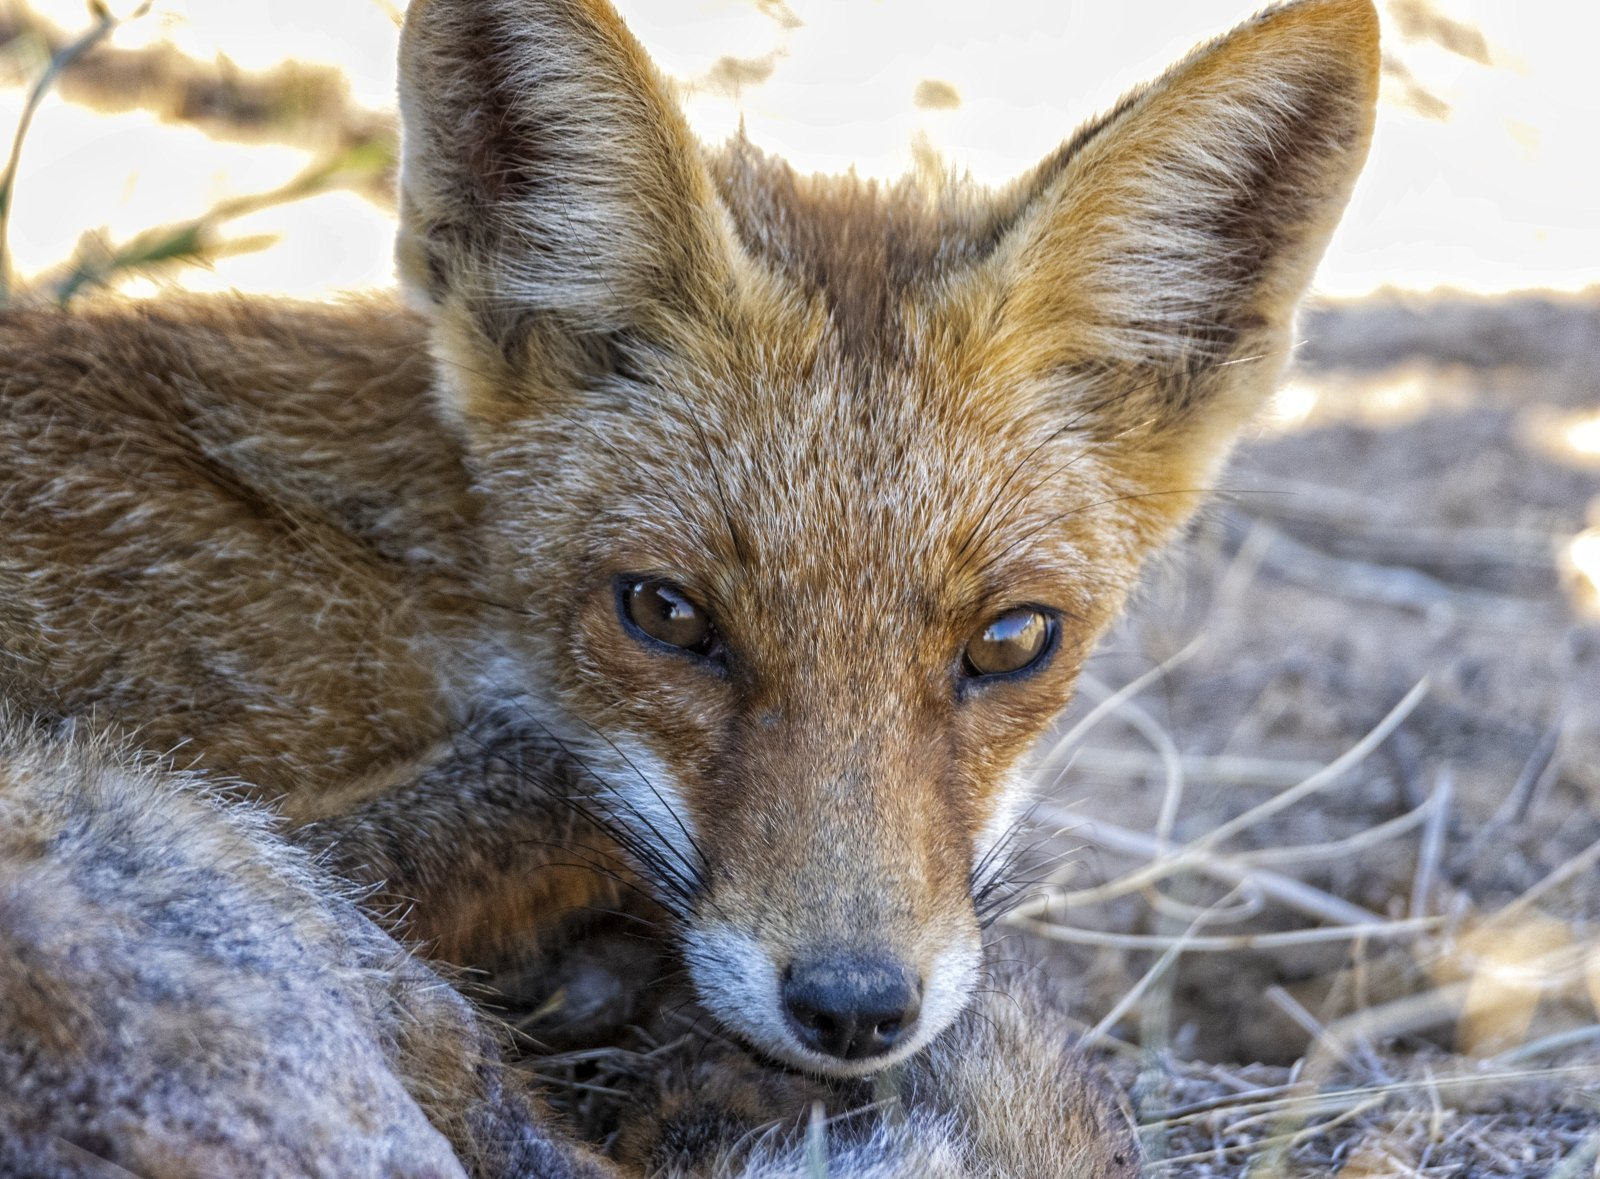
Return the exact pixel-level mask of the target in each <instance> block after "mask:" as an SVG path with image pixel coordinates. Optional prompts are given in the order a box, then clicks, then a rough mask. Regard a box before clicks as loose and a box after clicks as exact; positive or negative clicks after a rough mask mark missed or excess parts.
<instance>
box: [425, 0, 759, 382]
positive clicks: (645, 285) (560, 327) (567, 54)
mask: <svg viewBox="0 0 1600 1179" xmlns="http://www.w3.org/2000/svg"><path fill="white" fill-rule="evenodd" d="M400 111H401V119H402V122H403V125H404V129H405V135H404V159H403V164H402V177H401V195H400V220H401V227H400V235H399V244H398V246H397V251H396V252H397V263H398V267H399V270H400V274H401V278H402V280H403V281H405V282H406V283H407V284H408V285H409V286H410V287H411V288H413V290H415V291H417V292H420V293H421V294H422V295H423V296H424V297H425V298H426V299H427V300H428V301H429V302H431V303H432V304H433V305H434V307H435V308H436V309H437V311H438V313H439V314H440V315H441V316H443V317H447V318H449V319H450V320H451V321H453V323H459V324H461V325H462V326H465V327H467V328H468V330H470V331H472V332H474V333H475V334H476V335H477V336H478V337H479V338H480V339H481V340H482V341H484V342H487V343H488V344H490V345H491V346H492V347H493V348H494V349H496V350H497V351H498V352H499V353H500V354H501V355H503V356H505V357H506V358H507V359H508V360H510V361H512V362H513V363H515V362H516V361H517V360H518V359H519V353H520V352H521V351H522V349H523V347H524V345H525V341H526V340H527V339H528V337H529V334H530V329H532V330H533V331H534V332H538V333H539V334H542V335H545V336H546V337H547V338H548V337H549V335H550V333H551V332H552V331H553V332H555V333H559V334H561V335H564V336H566V337H568V338H576V339H578V340H579V341H580V342H581V340H582V339H583V338H585V337H608V336H615V335H616V334H618V333H624V334H628V333H636V334H638V335H640V336H643V337H647V338H661V337H663V336H666V337H668V338H670V336H671V334H672V333H673V332H674V331H682V330H684V328H685V327H686V326H688V325H692V324H694V323H695V322H697V321H703V317H704V316H706V315H708V314H710V313H712V312H713V311H714V309H715V306H716V304H717V300H718V299H719V296H720V295H721V293H722V292H723V291H725V290H726V288H727V285H728V267H729V258H730V256H731V255H730V252H729V246H728V236H727V230H726V227H725V215H724V214H723V213H722V212H721V208H720V206H719V205H718V203H717V201H716V198H715V196H714V194H713V190H712V187H711V183H710V180H709V178H708V177H707V175H706V172H705V168H704V166H703V164H702V163H701V160H700V156H699V149H698V145H697V144H696V143H695V141H694V139H693V137H692V136H691V135H690V132H689V130H688V127H687V125H686V124H685V123H684V120H683V116H682V114H681V113H680V112H679V110H678V108H677V106H676V105H675V103H674V102H673V101H672V99H671V97H670V95H669V94H668V93H667V90H666V87H665V84H664V83H663V81H662V79H661V78H660V76H659V75H658V74H657V73H656V71H655V68H654V67H653V66H652V65H651V64H650V62H649V60H648V58H646V56H645V54H644V51H643V50H642V49H641V48H640V47H639V44H638V43H637V42H636V41H635V40H634V38H633V37H632V35H631V34H630V33H629V32H628V30H627V29H626V27H624V25H623V24H622V21H621V20H620V18H618V16H617V15H616V14H615V13H614V12H613V11H612V10H611V8H610V6H609V5H608V4H606V3H604V0H413V2H412V4H411V7H410V10H409V12H408V13H407V16H406V24H405V31H404V33H403V35H402V38H401V46H400Z"/></svg>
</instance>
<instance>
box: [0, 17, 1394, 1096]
mask: <svg viewBox="0 0 1600 1179" xmlns="http://www.w3.org/2000/svg"><path fill="white" fill-rule="evenodd" d="M1376 33H1377V29H1376V20H1375V17H1374V14H1373V11H1372V8H1371V5H1370V3H1368V0H1300V2H1298V3H1292V4H1289V5H1286V6H1284V7H1281V8H1278V9H1274V10H1271V11H1269V12H1267V13H1265V14H1263V15H1261V16H1259V17H1257V18H1255V19H1254V20H1253V21H1251V22H1249V23H1247V24H1246V25H1244V26H1242V27H1241V28H1240V29H1239V30H1236V31H1235V32H1234V33H1232V34H1230V35H1228V36H1226V37H1224V38H1221V39H1219V40H1218V41H1216V42H1213V43H1212V44H1210V45H1208V46H1205V47H1202V48H1201V49H1199V50H1196V51H1195V53H1194V54H1192V55H1191V56H1190V57H1189V58H1187V59H1186V60H1185V61H1183V62H1182V63H1180V64H1179V65H1177V66H1176V67H1174V68H1173V69H1172V70H1171V71H1169V72H1168V73H1167V74H1166V75H1164V76H1163V77H1162V78H1160V79H1159V80H1157V81H1156V82H1154V83H1152V84H1151V85H1149V86H1147V87H1145V88H1144V89H1142V90H1140V91H1139V92H1137V93H1135V94H1134V95H1132V96H1130V97H1129V98H1127V99H1126V100H1124V101H1123V103H1121V104H1120V105H1119V106H1118V107H1117V108H1116V109H1115V110H1113V111H1112V112H1111V113H1110V114H1108V115H1107V116H1105V117H1104V118H1102V119H1100V120H1099V121H1097V122H1095V123H1093V124H1091V125H1089V126H1088V127H1086V128H1084V129H1083V130H1081V131H1080V132H1079V133H1078V134H1077V135H1076V136H1075V137H1073V138H1072V139H1071V140H1069V141H1068V142H1067V143H1066V145H1065V146H1063V147H1062V148H1061V149H1060V150H1059V151H1058V152H1057V153H1055V154H1054V155H1053V156H1052V157H1051V158H1050V159H1048V160H1046V161H1045V162H1044V163H1043V164H1042V165H1041V166H1040V167H1039V168H1037V169H1036V170H1035V171H1034V172H1033V173H1031V174H1030V175H1028V176H1026V177H1024V178H1022V179H1021V180H1019V181H1017V182H1016V183H1015V184H1014V185H1012V186H1010V187H1009V188H1007V189H1006V190H1004V191H1002V192H999V193H990V192H986V191H983V190H980V189H978V188H976V187H974V186H972V185H969V184H966V183H962V182H957V181H951V182H950V183H949V184H947V185H946V186H945V187H944V188H943V189H941V190H938V191H934V190H932V189H930V188H929V187H927V186H926V185H923V186H918V185H913V184H911V183H909V182H907V183H903V184H900V185H897V186H878V185H872V184H867V183H863V182H860V181H858V180H856V179H854V178H815V177H800V176H797V175H795V174H794V173H793V172H792V171H791V170H790V169H788V168H787V167H786V166H785V165H783V164H782V163H780V162H777V161H772V160H768V159H766V158H765V157H763V156H762V155H761V153H760V152H759V151H758V150H757V149H756V148H754V147H753V146H751V145H750V144H748V143H746V142H743V141H737V142H734V143H731V144H729V145H727V146H726V147H725V148H723V149H721V150H707V149H703V148H702V147H701V146H700V145H698V144H696V143H695V142H694V141H693V139H692V138H691V136H690V134H689V132H688V130H687V127H686V125H685V123H684V121H683V118H682V116H681V114H680V113H679V112H678V111H677V109H676V107H675V106H674V105H673V103H672V101H671V99H670V97H669V96H668V93H667V90H666V88H665V86H664V85H663V83H662V81H661V79H660V78H659V76H658V75H657V74H656V73H655V71H654V69H653V67H652V66H651V65H650V64H649V62H648V60H647V59H646V58H645V56H644V54H643V52H642V50H641V49H640V48H639V46H638V44H637V43H636V42H635V41H634V40H633V38H632V37H631V35H630V34H629V33H628V32H627V30H626V28H625V27H624V26H623V25H622V23H621V22H620V20H619V19H618V18H617V17H616V15H615V14H614V13H612V12H611V11H610V9H609V8H608V7H607V6H606V5H605V4H604V3H603V0H415V2H414V3H413V4H412V6H411V10H410V13H409V15H408V18H407V26H406V31H405V36H404V39H403V45H402V53H401V68H402V88H401V89H402V100H401V105H402V117H403V120H404V124H405V133H406V138H405V157H404V168H403V179H402V200H401V208H402V227H401V234H400V241H399V245H398V258H399V263H400V268H401V271H402V273H403V276H404V278H405V280H406V283H407V285H408V287H409V288H410V291H411V293H412V296H413V298H414V299H415V301H416V303H417V304H418V307H419V311H416V312H413V311H405V310H401V309H400V308H398V307H396V306H394V305H391V304H389V303H386V302H374V303H367V304H357V305H350V306H343V307H327V308H308V307H300V306H295V305H288V304H273V303H263V302H245V301H238V300H175V301H172V302H168V303H159V304H151V305H143V306H118V305H109V306H102V307H97V308H93V309H90V310H87V311H84V312H82V313H79V314H76V315H72V316H66V315H61V314H56V313H52V312H43V311H39V312H7V313H4V315H3V317H0V368H3V369H4V371H5V372H6V374H7V378H6V382H5V385H4V388H3V392H0V406H3V414H0V456H3V457H0V480H3V482H0V493H3V500H0V502H3V507H0V525H3V527H4V528H5V531H6V536H7V546H6V549H5V552H4V553H3V554H0V688H3V690H4V693H5V696H6V698H7V699H9V700H10V701H11V702H12V703H13V705H14V706H18V707H20V708H22V709H24V710H26V711H27V712H29V713H32V714H35V715H41V716H56V717H78V718H87V719H90V720H92V722H93V723H94V724H95V725H96V726H99V727H103V728H109V729H114V730H117V731H120V732H122V733H125V734H129V735H131V736H132V738H133V739H134V740H136V741H137V742H138V743H140V744H141V745H142V746H144V747H145V748H148V749H154V750H157V751H166V750H172V751H174V752H175V755H176V756H177V757H178V758H180V759H181V760H183V761H186V762H187V761H192V762H193V763H194V764H196V765H198V766H200V767H202V768H205V769H208V770H210V771H213V772H220V773H224V774H231V775H238V776H239V777H240V778H242V779H243V780H244V781H246V782H248V783H249V784H250V787H251V788H252V789H253V790H255V791H256V792H257V793H258V794H259V795H261V796H263V797H268V798H273V799H277V800H280V803H281V806H282V808H283V810H284V812H285V813H286V814H287V815H288V816H289V817H290V818H291V819H292V820H294V821H295V822H297V823H299V824H301V825H302V834H301V836H300V838H302V839H303V840H306V841H308V842H310V843H313V844H315V845H316V846H320V847H323V848H326V849H327V850H328V852H329V854H330V855H331V856H333V857H334V860H335V862H336V863H337V864H338V865H339V866H340V867H341V868H342V869H343V870H344V871H346V872H347V873H348V874H350V875H352V876H353V877H355V878H356V879H358V880H360V881H363V882H369V883H374V884H377V883H381V884H382V885H383V886H384V888H385V890H386V891H385V893H384V894H383V895H384V896H385V897H386V898H387V899H390V900H392V901H395V902H398V903H400V904H401V905H402V906H405V907H406V909H405V918H406V921H407V922H408V924H406V925H405V928H406V929H407V930H409V931H410V932H412V933H414V934H418V935H421V936H425V937H429V938H432V939H434V941H435V944H436V946H437V948H439V949H440V950H442V951H443V952H445V953H447V954H448V955H449V956H451V957H454V958H457V959H459V960H462V961H468V962H484V961H490V960H494V959H496V958H497V957H499V956H502V955H505V954H507V953H515V952H517V950H518V948H519V947H522V946H525V945H527V944H530V943H531V942H532V941H534V940H535V939H537V938H538V937H540V936H541V935H543V934H545V933H548V932H550V931H551V930H552V929H553V928H554V927H555V926H556V925H557V924H559V923H560V921H561V920H562V919H563V918H564V917H565V916H566V914H567V912H568V911H569V910H572V909H582V908H583V907H585V906H589V905H610V904H613V903H615V902H616V900H617V897H618V895H619V890H621V889H626V888H629V887H633V886H635V885H637V886H639V887H642V888H643V889H645V890H646V891H648V892H649V893H651V895H652V897H653V900H654V902H655V903H658V904H659V905H660V906H662V908H663V909H664V910H665V911H666V912H667V913H668V914H669V915H670V916H671V918H672V919H673V922H674V925H675V932H676V937H677V939H678V942H679V944H680V946H681V947H682V952H683V955H684V958H685V960H686V962H687V965H688V967H689V970H690V974H691V976H692V977H693V979H694V982H695V984H696V987H697V989H698V991H699V998H700V999H701V1001H702V1002H703V1003H704V1005H705V1006H706V1007H707V1008H708V1009H709V1010H710V1011H711V1012H712V1013H713V1014H715V1015H716V1016H717V1017H718V1018H720V1019H721V1020H722V1021H723V1022H724V1024H726V1025H727V1026H728V1027H729V1028H731V1029H732V1030H733V1031H735V1032H736V1033H737V1034H739V1035H741V1036H742V1037H744V1038H745V1039H746V1040H747V1041H749V1042H750V1043H752V1044H754V1045H755V1046H757V1047H758V1048H760V1049H761V1050H762V1051H764V1052H766V1053H768V1054H770V1055H773V1056H777V1057H780V1058H784V1059H786V1060H788V1061H790V1062H792V1063H795V1064H798V1065H800V1066H802V1067H804V1068H808V1069H811V1070H815V1071H820V1072H827V1073H832V1074H836V1075H847V1074H858V1073H862V1072H866V1071H871V1070H875V1069H879V1068H882V1067H883V1066H884V1065H886V1064H888V1063H891V1062H893V1061H894V1060H898V1059H902V1058H904V1057H905V1056H906V1055H907V1054H909V1053H911V1052H913V1051H915V1050H916V1049H918V1048H920V1047H922V1046H923V1045H925V1044H927V1043H928V1042H929V1041H930V1040H931V1039H933V1038H934V1037H935V1036H936V1035H938V1033H939V1032H940V1031H941V1030H942V1029H943V1028H945V1027H947V1026H949V1025H950V1023H951V1022H952V1021H953V1020H954V1019H956V1017H957V1016H958V1014H959V1013H960V1011H961V1010H962V1008H963V1006H964V1005H965V1004H966V1002H967V1000H968V998H969V996H970V993H971V989H972V986H973V982H974V979H975V977H976V969H977V961H978V939H979V922H978V914H977V912H976V909H975V903H974V890H975V888H978V887H980V886H983V885H985V884H986V883H990V882H988V881H985V880H984V879H981V877H982V876H983V874H984V870H985V867H986V866H987V865H991V864H993V863H995V862H997V861H995V860H994V859H993V856H992V855H991V853H994V852H995V851H996V845H997V843H998V842H999V841H1000V836H1001V834H1002V832H1003V830H1004V828H1005V826H1006V819H1007V817H1008V815H1009V814H1011V813H1012V811H1013V809H1014V808H1015V806H1016V804H1017V801H1018V800H1017V792H1016V789H1015V781H1016V777H1017V774H1016V767H1017V766H1018V764H1019V763H1020V761H1021V759H1022V758H1023V756H1024V754H1025V753H1026V751H1027V750H1028V748H1029V747H1030V745H1031V744H1032V743H1033V742H1034V740H1035V739H1036V738H1037V737H1038V736H1039V734H1040V733H1041V732H1042V731H1043V730H1044V728H1045V727H1046V726H1047V725H1048V723H1049V722H1050V720H1051V719H1052V718H1053V717H1054V716H1055V714H1056V713H1057V712H1058V711H1059V709H1060V708H1061V707H1062V706H1063V705H1064V704H1065V702H1066V701H1067V699H1068V698H1069V696H1070V693H1071V691H1072V686H1073V682H1074V679H1075V677H1076V675H1077V672H1078V669H1079V666H1080V664H1081V662H1082V660H1083V658H1084V657H1085V656H1086V654H1087V653H1088V651H1089V650H1090V649H1091V648H1092V646H1093V644H1094V642H1095V641H1096V639H1097V638H1098V637H1099V636H1100V634H1101V633H1102V632H1103V631H1104V629H1105V628H1106V627H1107V626H1108V625H1109V623H1110V621H1111V620H1112V619H1113V618H1114V616H1115V615H1116V613H1117V611H1118V610H1119V609H1120V608H1121V605H1122V603H1123V600H1124V598H1125V596H1126V595H1127V593H1128V592H1129V590H1130V589H1131V587H1132V586H1133V584H1134V583H1135V581H1136V579H1137V577H1138V574H1139V570H1140V567H1141V565H1142V563H1143V561H1144V560H1145V558H1146V557H1147V555H1148V554H1149V553H1151V552H1152V551H1154V550H1155V549H1156V548H1158V547H1159V546H1160V545H1161V544H1163V543H1165V542H1166V541H1167V540H1169V539H1170V538H1171V537H1172V536H1173V535H1174V534H1175V533H1176V532H1177V531H1178V530H1179V529H1180V528H1181V527H1182V526H1183V524H1184V522H1185V521H1186V520H1187V519H1188V517H1189V515H1190V513H1191V512H1192V511H1193V510H1194V508H1195V506H1196V504H1197V503H1198V502H1199V500H1200V498H1201V497H1202V496H1203V495H1204V493H1205V490H1206V489H1207V488H1208V487H1209V486H1210V485H1211V484H1212V482H1213V481H1214V479H1215V477H1216V473H1217V471H1218V469H1219V467H1220V465H1221V463H1222V462H1223V460H1224V459H1225V457H1226V454H1227V451H1228V449H1229V447H1230V445H1231V442H1232V439H1233V437H1234V435H1235V434H1236V433H1237V431H1238V430H1239V428H1240V427H1241V425H1243V423H1244V422H1245V421H1246V420H1247V419H1248V417H1249V415H1250V414H1251V413H1253V412H1254V410H1255V409H1256V408H1257V407H1258V406H1259V405H1260V403H1261V402H1262V400H1263V399H1264V398H1265V396H1266V395H1267V393H1268V391H1269V390H1270V388H1271V386H1272V383H1273V381H1274V380H1275V379H1276V376H1277V374H1278V373H1279V371H1280V370H1281V368H1282V365H1283V362H1284V356H1285V352H1286V348H1287V342H1288V340H1289V332H1290V327H1291V322H1292V316H1293V311H1294V306H1295V303H1296V301H1297V300H1298V298H1299V297H1300V295H1301V293H1302V292H1303V290H1304V288H1305V286H1306V284H1307V282H1308V281H1309V279H1310V275H1311V273H1312V270H1313V268H1314V266H1315V264H1316V261H1317V259H1318V258H1319V257H1320V254H1321V251H1322V249H1323V247H1324V245H1325V243H1326V241H1327V237H1328V235H1329V233H1330V232H1331V230H1332V228H1333V225H1334V224H1335V222H1336V220H1337V218H1338V215H1339V213H1340V211H1341V210H1342V208H1343V205H1344V202H1345V200H1346V198H1347V196H1348V194H1349V191H1350V187H1351V185H1352V183H1353V182H1354V178H1355V176H1356V174H1357V172H1358V170H1359V168H1360V165H1361V162H1362V160H1363V158H1364V155H1365V151H1366V146H1367V141H1368V137H1369V135H1370V130H1371V121H1372V111H1373V103H1374V98H1375V87H1376V77H1377V38H1376ZM640 579H657V580H660V581H664V582H670V583H671V585H673V586H675V587H677V589H676V591H675V592H677V591H681V593H682V595H683V596H684V598H685V599H687V600H688V601H691V602H693V603H694V605H695V607H696V608H697V609H698V610H699V611H701V612H702V613H703V614H704V615H705V616H706V617H708V618H709V619H710V620H712V623H713V624H714V630H715V635H716V636H717V645H716V646H715V647H714V650H715V652H716V655H715V657H714V658H713V657H711V656H710V655H705V656H704V657H702V656H700V655H693V654H689V653H686V652H685V651H682V650H671V649H666V648H663V647H662V646H661V645H660V644H659V643H653V642H651V641H649V640H648V639H647V638H644V637H641V636H642V632H639V631H638V630H637V629H636V628H633V627H631V626H630V624H629V623H628V622H627V621H626V620H625V619H624V617H623V616H622V615H621V614H619V600H620V599H619V588H618V587H619V586H626V585H627V584H631V583H633V582H637V581H638V580H640ZM1030 610H1031V611H1034V612H1036V613H1038V614H1040V616H1041V617H1044V616H1047V617H1048V618H1049V619H1053V620H1054V622H1053V625H1054V627H1055V633H1056V635H1057V639H1056V640H1055V642H1056V645H1055V646H1054V647H1052V648H1050V649H1048V650H1046V651H1045V653H1044V654H1043V655H1041V657H1040V658H1039V660H1038V661H1037V662H1036V663H1035V664H1033V665H1030V667H1029V669H1028V670H1027V671H1026V672H1025V673H1019V674H1017V675H1015V676H1011V677H1009V678H1008V677H1001V676H996V677H992V678H990V679H979V678H975V677H974V676H973V675H971V674H970V673H969V672H968V671H967V670H964V669H965V667H966V665H965V664H964V662H963V659H964V656H963V651H964V649H965V648H966V647H967V645H968V644H969V642H971V641H972V640H973V638H974V636H977V635H980V634H982V633H984V632H985V629H986V628H987V627H989V626H990V625H991V624H993V623H995V621H996V620H997V619H1002V618H1004V617H1006V616H1007V615H1008V612H1014V611H1023V612H1027V611H1030ZM1041 625H1045V624H1044V623H1041ZM711 649H712V648H707V650H711ZM829 955H832V956H834V957H835V958H840V956H842V959H841V960H851V961H853V960H855V958H857V957H860V956H864V955H865V956H876V958H881V959H885V960H888V961H889V962H891V963H892V964H893V965H894V966H895V967H896V969H903V971H904V972H905V974H906V976H907V977H909V978H911V979H912V980H913V981H914V983H915V989H916V991H917V992H918V995H919V996H920V1008H921V1012H920V1017H919V1016H917V1015H916V1014H915V1013H914V1012H913V1013H912V1014H911V1015H910V1017H909V1018H908V1019H907V1020H906V1023H907V1027H906V1028H905V1029H904V1034H899V1021H898V1020H895V1021H890V1022H894V1023H895V1025H896V1034H897V1035H899V1038H898V1040H897V1041H896V1042H895V1043H894V1045H893V1050H892V1052H889V1053H888V1054H887V1055H880V1056H875V1057H873V1058H871V1059H868V1060H864V1061H863V1060H855V1059H841V1058H839V1056H838V1054H836V1053H834V1054H830V1052H824V1051H821V1050H818V1049H815V1048H813V1047H811V1046H809V1045H808V1043H806V1042H803V1041H802V1040H801V1039H799V1038H797V1033H796V1031H795V1027H794V1022H793V1020H790V1019H787V1018H786V1016H785V1014H784V1010H785V1009H784V1003H785V1002H786V1000H784V999H782V998H781V997H780V995H781V993H782V992H783V989H784V987H785V985H786V983H785V980H786V979H788V978H789V976H790V973H791V972H792V971H793V970H794V969H796V966H797V964H802V965H803V964H805V963H808V962H811V961H814V960H818V959H819V958H821V959H827V958H828V956H829ZM908 1010H909V1009H908Z"/></svg>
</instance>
